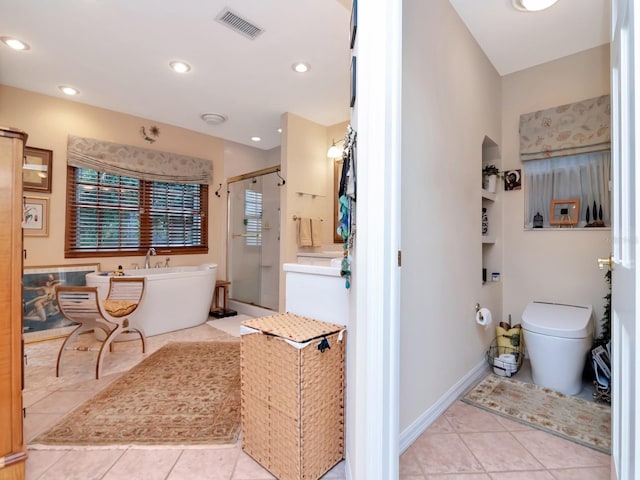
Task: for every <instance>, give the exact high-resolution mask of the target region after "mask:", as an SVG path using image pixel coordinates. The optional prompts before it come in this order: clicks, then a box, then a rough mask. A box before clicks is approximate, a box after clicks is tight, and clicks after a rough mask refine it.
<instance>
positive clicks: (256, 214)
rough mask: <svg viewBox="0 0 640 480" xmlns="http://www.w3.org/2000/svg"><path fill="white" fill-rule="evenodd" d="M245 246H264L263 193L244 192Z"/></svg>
mask: <svg viewBox="0 0 640 480" xmlns="http://www.w3.org/2000/svg"><path fill="white" fill-rule="evenodd" d="M244 225H245V234H246V235H245V245H247V246H255V247H259V246H260V245H262V193H260V192H254V191H253V190H245V191H244Z"/></svg>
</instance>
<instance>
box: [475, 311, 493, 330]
mask: <svg viewBox="0 0 640 480" xmlns="http://www.w3.org/2000/svg"><path fill="white" fill-rule="evenodd" d="M492 322H493V318H491V312H490V311H489V309H488V308H481V309H480V310H478V311H477V312H476V323H477V324H478V325H482V326H483V327H488V326H489V325H491V323H492Z"/></svg>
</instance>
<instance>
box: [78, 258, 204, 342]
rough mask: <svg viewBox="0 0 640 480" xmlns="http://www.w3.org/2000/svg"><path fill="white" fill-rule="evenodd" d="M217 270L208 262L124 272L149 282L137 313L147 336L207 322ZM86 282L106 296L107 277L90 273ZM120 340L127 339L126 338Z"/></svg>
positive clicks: (107, 288) (99, 293) (98, 273)
mask: <svg viewBox="0 0 640 480" xmlns="http://www.w3.org/2000/svg"><path fill="white" fill-rule="evenodd" d="M216 269H217V265H215V264H213V263H206V264H203V265H200V266H197V267H167V268H146V269H139V270H125V271H124V274H125V275H127V276H131V277H145V278H146V279H147V280H146V286H145V290H144V297H143V299H142V303H141V305H140V306H139V307H138V310H137V311H136V313H135V316H136V321H137V322H138V324H139V325H140V326H141V327H142V329H143V330H144V333H145V335H146V336H148V337H151V336H153V335H159V334H161V333H167V332H173V331H175V330H182V329H183V328H190V327H195V326H196V325H200V324H202V323H205V322H206V321H207V319H208V318H209V310H210V309H211V301H212V298H213V289H214V288H215V285H216ZM86 281H87V285H89V286H91V287H98V295H99V296H100V298H101V299H104V298H105V297H106V296H107V293H108V292H109V276H108V275H101V274H100V272H97V273H88V274H87V275H86ZM120 337H123V338H119V339H120V340H126V339H127V338H126V335H121V336H120ZM135 337H137V335H135V336H132V337H131V338H135ZM103 338H104V337H103ZM138 338H139V337H138Z"/></svg>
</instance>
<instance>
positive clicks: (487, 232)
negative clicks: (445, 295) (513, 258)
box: [478, 136, 502, 285]
mask: <svg viewBox="0 0 640 480" xmlns="http://www.w3.org/2000/svg"><path fill="white" fill-rule="evenodd" d="M500 161H501V158H500V147H499V146H498V144H497V143H496V142H494V141H493V140H492V139H491V138H489V137H486V136H485V137H484V140H483V142H482V164H481V165H480V168H479V171H480V173H481V177H482V176H484V175H483V172H484V171H486V167H487V166H495V167H496V168H497V170H498V171H499V170H500ZM486 187H487V182H486V181H485V179H482V189H481V191H480V192H481V193H480V197H481V206H482V211H481V212H478V214H479V215H480V214H482V236H481V239H482V240H481V241H482V283H483V284H485V285H496V284H498V283H499V282H496V281H493V274H496V273H497V274H500V270H501V266H502V261H501V255H500V248H499V244H500V232H501V228H502V227H501V218H500V215H499V195H500V194H499V193H498V192H499V188H495V189H492V190H494V191H490V190H489V189H488V188H486ZM478 276H480V274H479V275H478ZM500 277H501V275H500ZM500 277H498V278H500Z"/></svg>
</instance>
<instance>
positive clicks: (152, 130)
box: [140, 125, 160, 143]
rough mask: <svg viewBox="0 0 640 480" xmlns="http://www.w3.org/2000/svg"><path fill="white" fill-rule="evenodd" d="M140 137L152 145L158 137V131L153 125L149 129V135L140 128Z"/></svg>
mask: <svg viewBox="0 0 640 480" xmlns="http://www.w3.org/2000/svg"><path fill="white" fill-rule="evenodd" d="M140 136H141V137H142V138H144V139H145V140H146V141H147V142H149V143H153V142H155V141H156V139H157V138H158V137H159V136H160V129H159V128H158V127H156V126H155V125H152V126H151V127H149V133H147V130H146V129H145V128H144V127H140Z"/></svg>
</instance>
